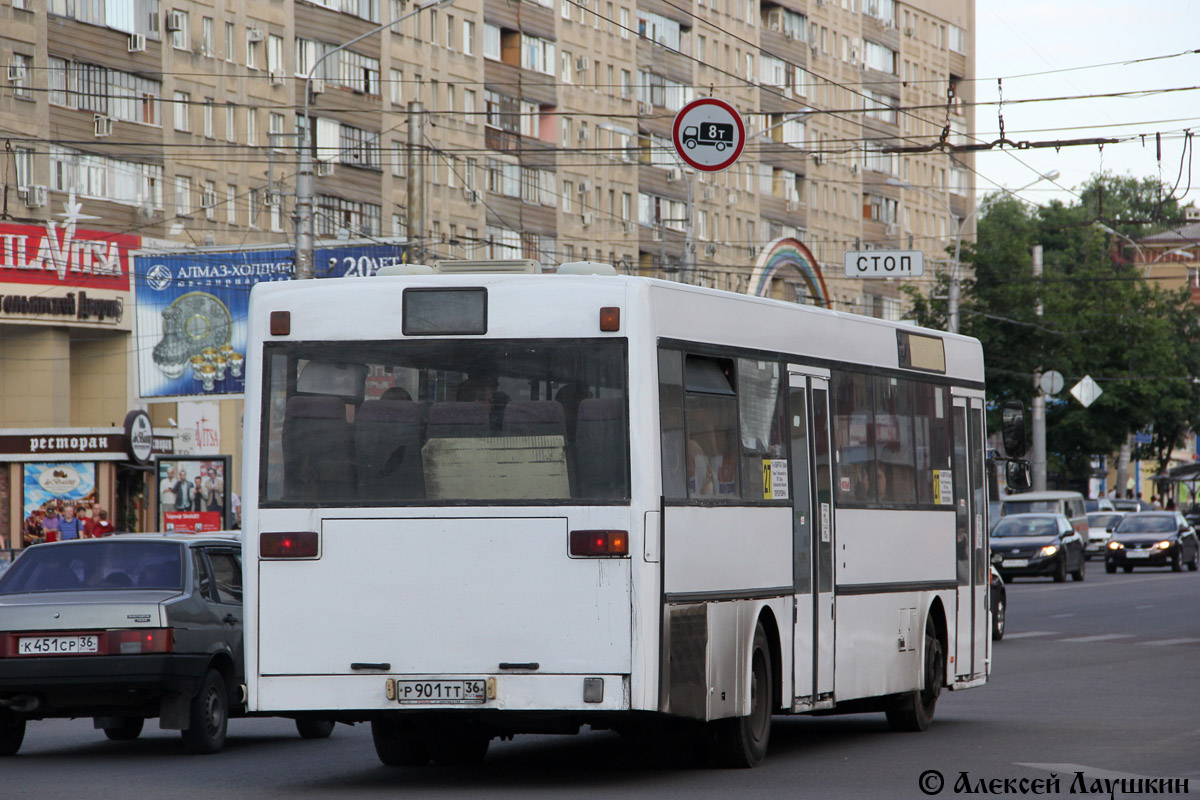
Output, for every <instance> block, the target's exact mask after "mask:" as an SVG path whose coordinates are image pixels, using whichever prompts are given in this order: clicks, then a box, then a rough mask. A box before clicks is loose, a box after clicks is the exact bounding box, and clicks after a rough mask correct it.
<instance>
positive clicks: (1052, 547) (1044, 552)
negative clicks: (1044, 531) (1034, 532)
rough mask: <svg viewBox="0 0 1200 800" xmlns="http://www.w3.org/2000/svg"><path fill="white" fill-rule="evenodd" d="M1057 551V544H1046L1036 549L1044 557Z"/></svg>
mask: <svg viewBox="0 0 1200 800" xmlns="http://www.w3.org/2000/svg"><path fill="white" fill-rule="evenodd" d="M1057 552H1058V545H1056V544H1048V545H1046V546H1045V547H1043V548H1042V549H1041V550H1039V551H1038V555H1039V556H1041V557H1043V558H1045V557H1047V556H1052V555H1054V554H1055V553H1057Z"/></svg>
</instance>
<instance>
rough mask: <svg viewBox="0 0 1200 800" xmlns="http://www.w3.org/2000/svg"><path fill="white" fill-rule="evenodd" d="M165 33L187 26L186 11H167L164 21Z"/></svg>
mask: <svg viewBox="0 0 1200 800" xmlns="http://www.w3.org/2000/svg"><path fill="white" fill-rule="evenodd" d="M165 24H166V26H167V33H174V32H175V31H181V30H183V29H184V28H186V27H187V12H186V11H168V12H167V19H166V21H165Z"/></svg>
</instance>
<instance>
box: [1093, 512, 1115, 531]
mask: <svg viewBox="0 0 1200 800" xmlns="http://www.w3.org/2000/svg"><path fill="white" fill-rule="evenodd" d="M1120 520H1121V515H1120V514H1088V527H1089V528H1108V527H1111V526H1113V525H1116V524H1117V523H1118V522H1119V521H1120Z"/></svg>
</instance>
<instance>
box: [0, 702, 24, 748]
mask: <svg viewBox="0 0 1200 800" xmlns="http://www.w3.org/2000/svg"><path fill="white" fill-rule="evenodd" d="M23 741H25V718H24V717H18V716H17V715H16V714H14V713H13V712H12V711H10V710H9V709H7V708H0V756H15V755H16V754H17V751H18V750H20V749H21V742H23Z"/></svg>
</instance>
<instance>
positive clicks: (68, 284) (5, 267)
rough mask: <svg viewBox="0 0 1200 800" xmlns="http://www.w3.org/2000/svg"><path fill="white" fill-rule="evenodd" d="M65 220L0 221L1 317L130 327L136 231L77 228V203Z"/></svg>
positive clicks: (137, 242)
mask: <svg viewBox="0 0 1200 800" xmlns="http://www.w3.org/2000/svg"><path fill="white" fill-rule="evenodd" d="M64 205H65V207H66V213H64V214H60V215H59V216H61V217H64V221H62V222H59V221H57V220H47V221H46V222H45V223H44V224H43V225H10V224H7V223H5V224H0V323H17V324H37V325H45V324H48V323H52V324H63V325H72V326H85V327H100V328H108V329H117V330H129V329H130V327H131V321H130V315H128V314H127V313H126V308H125V307H126V305H127V303H128V299H129V290H130V267H131V263H130V253H131V252H132V251H134V250H136V249H137V248H138V247H139V246H140V245H141V237H139V236H132V235H129V234H120V233H107V232H104V231H91V230H81V229H77V228H76V222H77V221H78V220H80V219H95V218H94V217H87V216H85V215H83V214H81V213H80V209H81V204H79V203H75V202H74V200H73V198H72V201H71V202H68V203H65V204H64Z"/></svg>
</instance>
